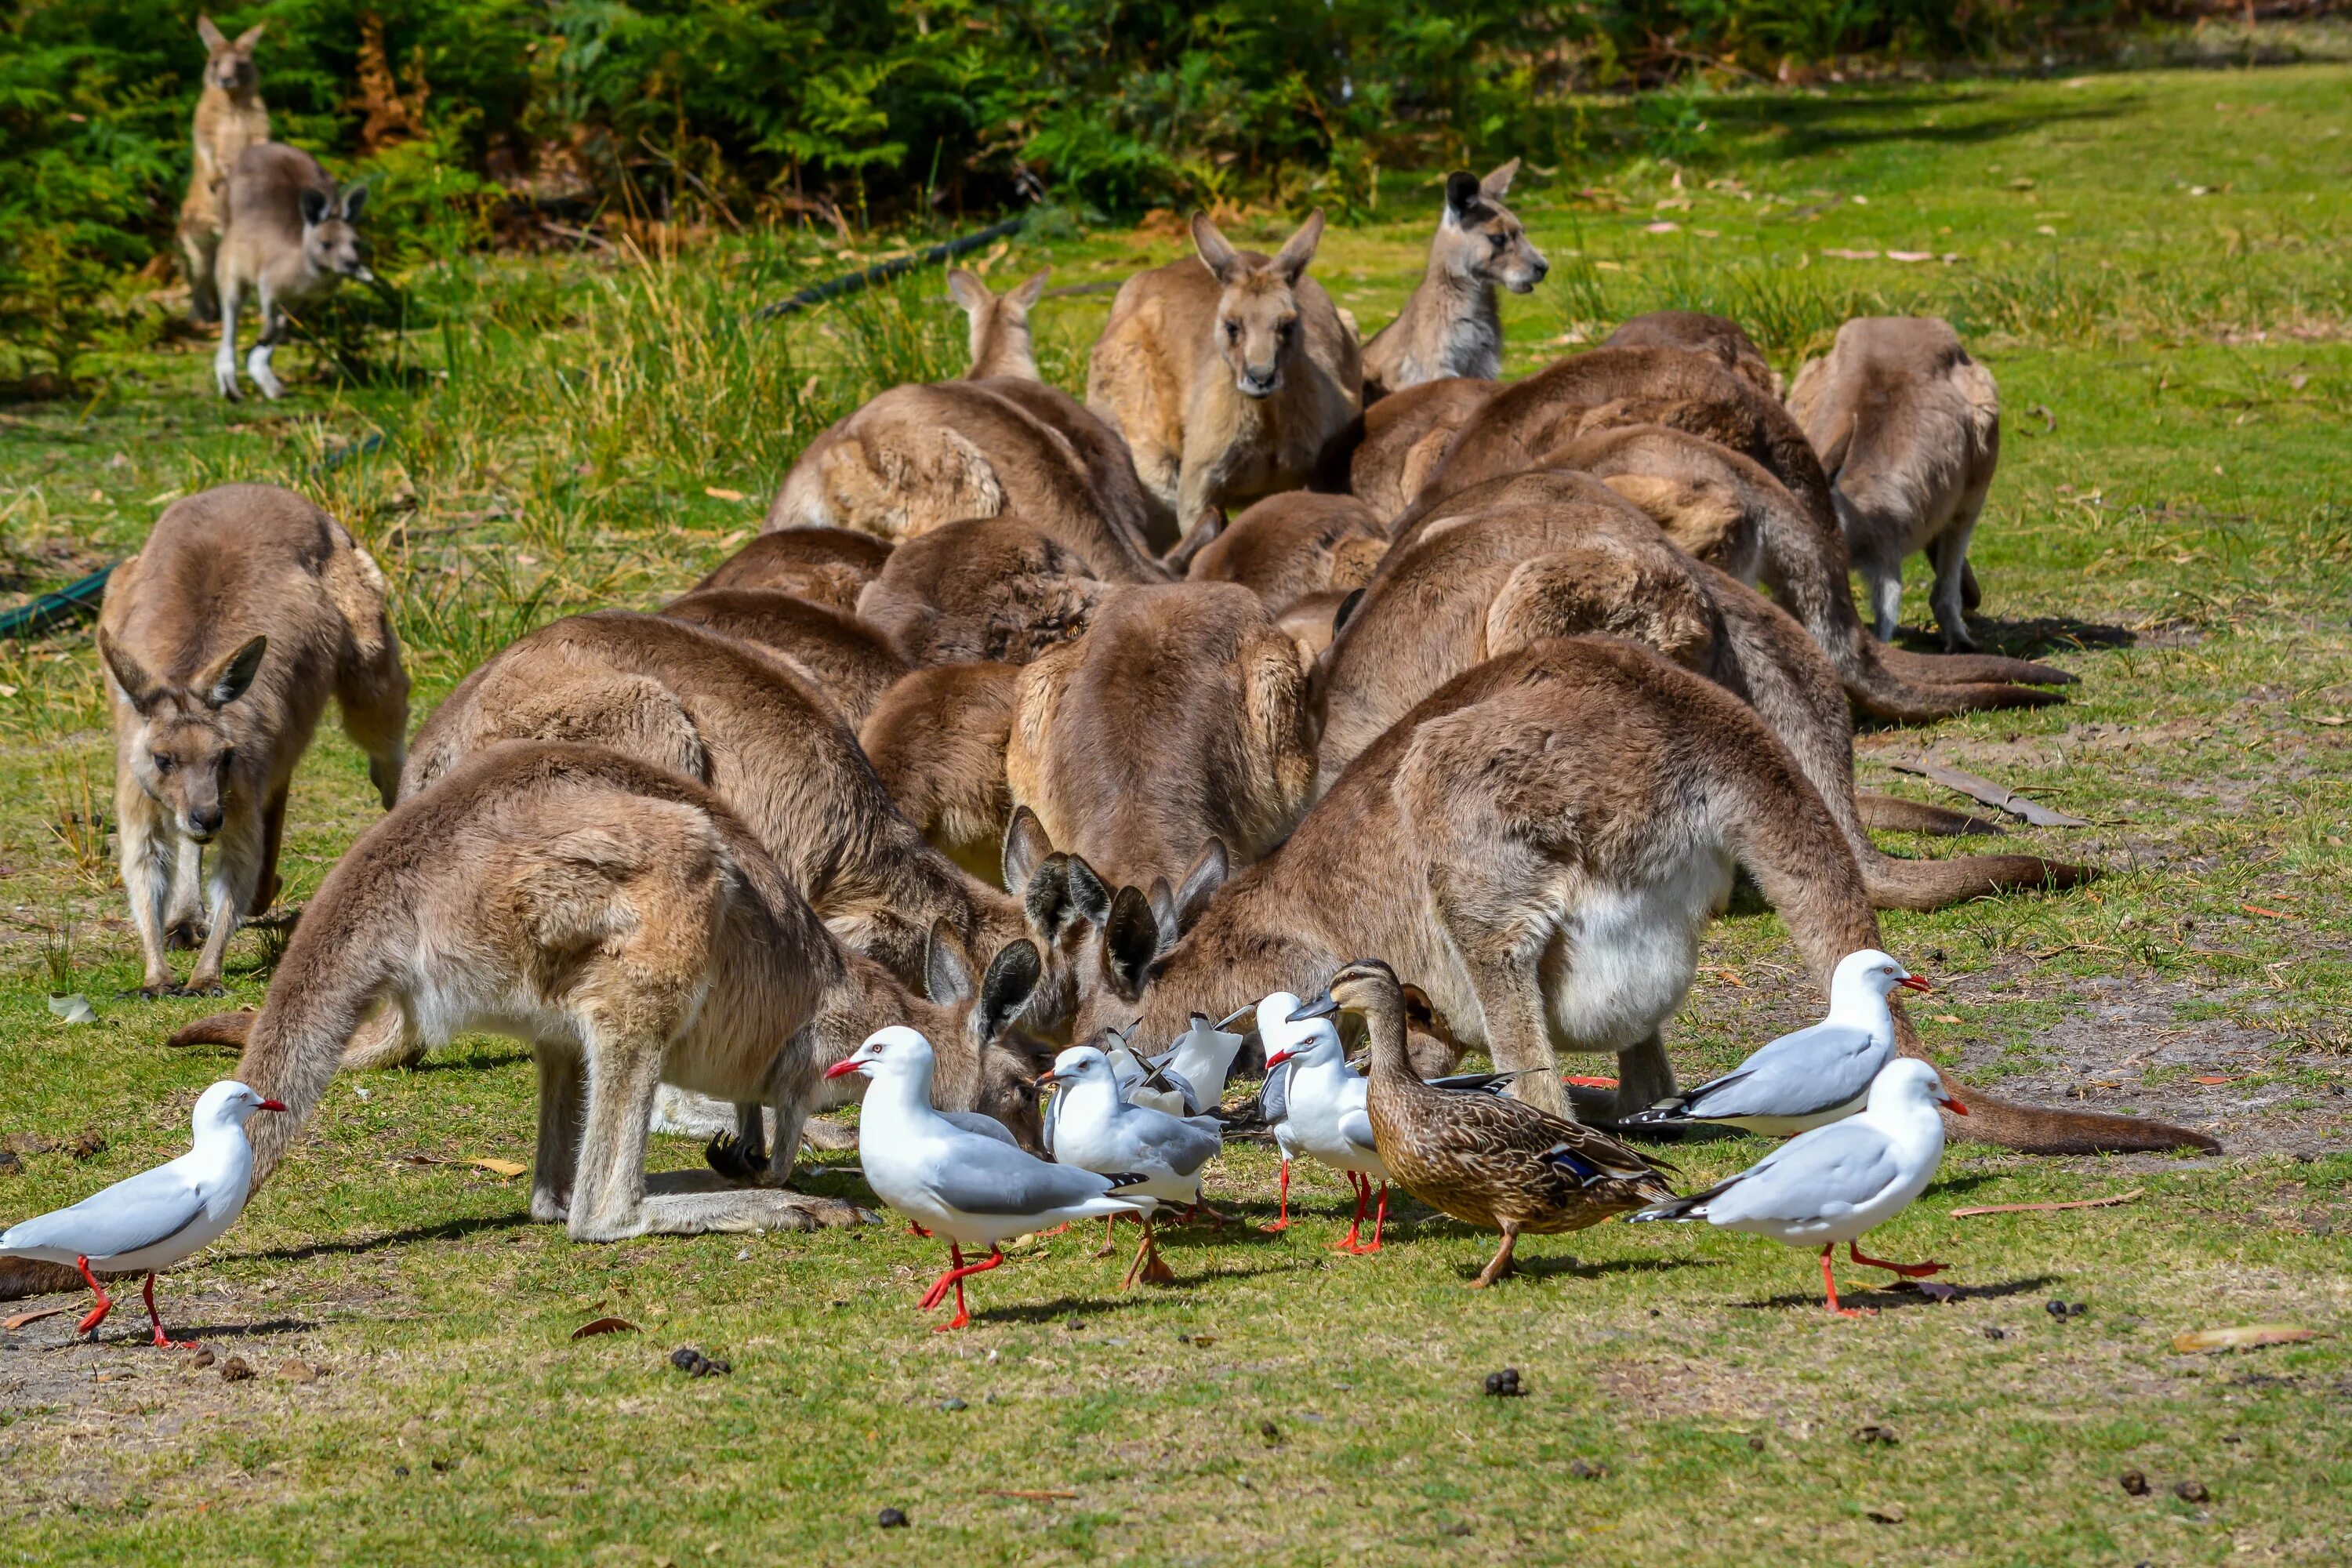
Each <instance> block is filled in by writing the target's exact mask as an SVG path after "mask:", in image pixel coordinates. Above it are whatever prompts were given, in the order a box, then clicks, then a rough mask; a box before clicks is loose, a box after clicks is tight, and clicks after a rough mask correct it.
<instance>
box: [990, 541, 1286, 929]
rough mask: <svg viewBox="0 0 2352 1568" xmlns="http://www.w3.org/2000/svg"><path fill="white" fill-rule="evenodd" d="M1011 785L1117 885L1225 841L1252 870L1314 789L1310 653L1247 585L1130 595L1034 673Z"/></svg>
mask: <svg viewBox="0 0 2352 1568" xmlns="http://www.w3.org/2000/svg"><path fill="white" fill-rule="evenodd" d="M1005 777H1006V780H1007V782H1008V783H1009V784H1011V786H1012V791H1013V800H1014V801H1015V802H1016V803H1017V804H1019V805H1026V806H1028V807H1030V808H1031V809H1033V810H1034V812H1035V813H1036V814H1037V817H1038V819H1039V821H1040V822H1042V823H1043V824H1044V826H1045V831H1046V834H1047V836H1048V837H1051V838H1052V840H1053V841H1054V842H1055V844H1057V845H1061V846H1063V847H1066V848H1067V849H1068V850H1069V851H1070V852H1071V853H1073V854H1075V855H1078V856H1082V857H1084V858H1085V859H1086V860H1087V863H1088V864H1089V865H1091V866H1093V867H1094V868H1097V871H1099V872H1100V873H1101V874H1102V875H1104V876H1105V877H1106V878H1108V879H1109V880H1110V881H1111V882H1113V883H1114V884H1117V883H1132V884H1134V885H1135V886H1138V887H1141V886H1144V885H1147V884H1149V883H1150V880H1151V879H1153V878H1154V877H1166V878H1168V879H1171V881H1173V880H1175V879H1179V878H1181V877H1182V876H1183V874H1184V872H1185V869H1186V868H1187V867H1189V866H1190V865H1192V862H1193V861H1194V859H1195V858H1197V857H1198V856H1199V854H1200V853H1201V849H1202V846H1203V845H1204V844H1206V843H1207V842H1209V841H1210V840H1211V839H1216V840H1217V841H1219V842H1220V843H1222V844H1223V847H1224V848H1225V849H1226V851H1228V852H1229V853H1230V855H1231V856H1232V858H1233V859H1234V863H1236V864H1243V865H1246V864H1248V863H1249V862H1250V861H1253V860H1255V859H1256V858H1258V857H1259V856H1261V855H1264V854H1265V853H1266V851H1268V850H1269V849H1271V848H1273V847H1274V846H1275V845H1276V844H1277V843H1279V842H1281V840H1282V837H1283V836H1284V835H1285V834H1286V833H1287V832H1288V831H1289V830H1290V826H1291V824H1292V823H1294V822H1296V821H1297V817H1298V814H1299V812H1300V811H1302V810H1304V809H1305V807H1306V804H1307V796H1308V794H1309V792H1310V791H1311V790H1312V788H1313V787H1314V780H1315V747H1314V737H1313V734H1312V732H1311V731H1309V729H1308V728H1307V676H1306V669H1305V659H1304V657H1303V656H1302V654H1301V652H1300V650H1299V648H1298V647H1297V644H1295V643H1293V642H1292V641H1291V640H1290V639H1289V638H1287V637H1284V636H1283V635H1282V634H1281V632H1280V631H1278V630H1277V629H1276V626H1275V625H1274V618H1273V616H1271V615H1269V614H1268V613H1267V611H1266V609H1265V605H1263V604H1261V603H1260V602H1259V601H1258V598H1257V596H1256V595H1255V594H1252V593H1251V592H1250V591H1249V590H1248V589H1246V588H1244V587H1242V586H1240V585H1239V584H1226V583H1180V584H1168V585H1166V586H1163V587H1153V588H1127V589H1121V590H1119V591H1118V592H1117V593H1115V594H1112V595H1108V596H1107V597H1106V598H1105V599H1104V601H1103V604H1102V605H1101V607H1100V608H1099V610H1098V611H1097V615H1096V617H1095V621H1094V624H1093V625H1092V626H1089V627H1087V635H1086V636H1085V637H1080V638H1079V639H1078V640H1077V641H1076V642H1075V643H1070V644H1067V645H1066V646H1065V647H1058V648H1055V649H1053V650H1052V651H1050V652H1048V653H1046V654H1045V655H1044V656H1042V657H1041V658H1038V659H1037V660H1035V661H1034V663H1032V664H1031V665H1029V666H1028V668H1025V669H1024V670H1023V671H1022V672H1021V679H1020V683H1019V687H1018V689H1017V692H1016V697H1015V708H1014V718H1013V734H1012V741H1011V743H1010V745H1009V746H1008V748H1007V750H1006V752H1005Z"/></svg>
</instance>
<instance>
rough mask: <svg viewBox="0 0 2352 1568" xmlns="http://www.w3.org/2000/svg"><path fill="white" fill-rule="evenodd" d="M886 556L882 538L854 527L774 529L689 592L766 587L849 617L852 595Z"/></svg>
mask: <svg viewBox="0 0 2352 1568" xmlns="http://www.w3.org/2000/svg"><path fill="white" fill-rule="evenodd" d="M889 559H890V542H889V541H888V540H887V539H877V538H875V537H874V536H873V535H872V534H870V533H860V532H858V531H856V529H850V528H780V529H776V530H774V531H772V532H768V533H761V534H754V535H753V536H752V537H751V540H750V541H749V542H746V543H745V544H744V546H743V548H742V549H740V550H738V551H737V552H735V553H734V554H732V555H730V556H729V557H728V558H727V559H726V560H724V561H722V562H720V563H719V564H718V565H717V566H715V567H713V568H712V569H711V572H710V574H709V576H707V577H705V578H703V580H702V581H701V582H699V583H697V584H695V585H694V589H693V591H694V592H696V593H701V592H702V591H703V590H705V589H709V588H766V589H771V590H773V591H774V592H777V593H780V594H792V595H797V596H798V597H800V598H803V599H806V600H807V601H808V602H809V603H810V604H812V605H824V606H825V607H826V608H827V609H833V610H839V611H840V612H841V613H842V614H843V615H845V616H854V615H856V613H857V595H859V594H861V593H863V592H864V591H865V589H866V584H868V583H871V582H872V581H874V579H875V578H876V577H877V576H879V575H881V573H882V566H883V563H885V562H887V561H888V560H889Z"/></svg>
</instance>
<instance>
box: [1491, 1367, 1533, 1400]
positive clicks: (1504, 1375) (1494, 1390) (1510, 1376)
mask: <svg viewBox="0 0 2352 1568" xmlns="http://www.w3.org/2000/svg"><path fill="white" fill-rule="evenodd" d="M1486 1392H1487V1393H1488V1394H1493V1395H1495V1396H1496V1398H1498V1399H1517V1398H1518V1397H1519V1396H1520V1395H1521V1394H1523V1393H1525V1392H1526V1391H1525V1390H1524V1389H1522V1388H1520V1387H1519V1369H1518V1368H1517V1367H1515V1366H1507V1367H1505V1368H1504V1369H1503V1370H1502V1371H1500V1372H1490V1373H1487V1374H1486Z"/></svg>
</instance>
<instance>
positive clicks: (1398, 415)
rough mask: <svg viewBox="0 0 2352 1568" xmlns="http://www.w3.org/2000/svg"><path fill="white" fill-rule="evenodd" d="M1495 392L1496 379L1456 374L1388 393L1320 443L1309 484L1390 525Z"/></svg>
mask: <svg viewBox="0 0 2352 1568" xmlns="http://www.w3.org/2000/svg"><path fill="white" fill-rule="evenodd" d="M1497 390H1498V387H1497V384H1496V383H1495V382H1492V381H1480V380H1477V379H1475V378H1474V377H1471V376H1460V375H1456V376H1448V377H1446V378H1445V379H1444V380H1442V381H1424V382H1423V383H1422V384H1420V385H1418V386H1409V387H1406V388H1405V389H1404V390H1403V391H1402V392H1395V393H1391V394H1390V395H1388V396H1386V397H1383V398H1381V400H1380V401H1379V402H1378V403H1375V404H1373V405H1371V406H1370V407H1369V408H1366V409H1365V410H1364V412H1363V414H1362V415H1361V416H1360V417H1358V418H1357V419H1356V420H1354V421H1353V422H1351V423H1350V424H1349V426H1348V428H1347V429H1346V430H1345V431H1343V432H1341V434H1340V435H1339V437H1336V438H1335V439H1334V440H1333V441H1332V443H1331V445H1330V446H1328V447H1326V448H1324V452H1323V457H1322V460H1321V461H1320V462H1319V463H1318V465H1317V471H1316V479H1315V488H1316V489H1320V490H1331V491H1336V492H1345V493H1349V494H1352V495H1354V496H1355V497H1356V499H1357V500H1360V501H1362V502H1363V503H1364V504H1365V505H1366V506H1369V507H1370V508H1371V509H1372V510H1374V511H1375V512H1377V513H1379V514H1380V516H1381V519H1382V520H1383V521H1390V522H1393V521H1395V520H1396V518H1397V517H1398V516H1399V515H1400V514H1401V513H1402V512H1403V511H1404V510H1405V509H1406V508H1407V507H1409V506H1411V505H1412V502H1413V500H1414V498H1416V497H1417V496H1419V495H1420V494H1421V490H1422V487H1423V485H1424V484H1426V483H1427V482H1428V480H1429V476H1430V475H1431V474H1432V473H1433V472H1435V471H1436V468H1437V465H1438V464H1439V463H1440V462H1441V461H1442V460H1444V457H1445V451H1446V448H1447V447H1451V446H1453V444H1454V436H1455V435H1456V434H1457V433H1458V432H1459V431H1460V430H1461V428H1462V427H1463V426H1465V425H1467V424H1469V423H1470V421H1471V419H1472V417H1473V416H1475V415H1476V414H1477V412H1478V410H1480V409H1481V408H1484V407H1485V406H1486V400H1487V399H1488V398H1490V397H1492V396H1494V395H1495V394H1496V391H1497Z"/></svg>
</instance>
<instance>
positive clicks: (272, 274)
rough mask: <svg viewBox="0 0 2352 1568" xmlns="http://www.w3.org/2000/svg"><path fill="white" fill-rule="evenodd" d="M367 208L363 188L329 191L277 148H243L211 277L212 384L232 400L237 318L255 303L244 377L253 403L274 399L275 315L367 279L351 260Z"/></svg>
mask: <svg viewBox="0 0 2352 1568" xmlns="http://www.w3.org/2000/svg"><path fill="white" fill-rule="evenodd" d="M366 201H367V187H366V186H365V185H345V186H343V187H342V188H341V190H338V189H337V188H336V185H335V182H334V181H332V180H331V179H329V178H328V177H327V172H326V171H325V170H324V169H321V168H320V167H319V161H318V160H317V159H316V158H313V157H311V156H310V154H309V153H305V152H302V151H301V150H299V148H294V147H289V146H287V145H285V144H284V143H283V142H260V143H258V144H257V145H255V146H252V147H248V148H247V149H246V150H245V152H244V153H242V154H240V155H239V156H238V158H237V161H236V163H235V164H234V165H233V166H232V167H231V168H230V170H229V174H228V195H227V200H226V209H225V214H224V216H223V220H222V221H223V228H222V230H221V242H220V253H219V257H218V266H217V275H218V278H219V284H220V317H221V340H220V348H219V349H218V350H217V351H215V353H214V354H213V382H214V384H215V385H216V386H217V387H218V388H219V389H220V395H222V396H223V397H226V398H228V399H230V400H231V401H234V400H235V399H236V395H237V393H236V317H237V312H238V311H239V310H242V309H243V308H244V305H245V297H246V295H247V294H248V293H251V294H252V295H254V297H255V299H256V301H257V305H256V308H257V310H258V311H259V313H260V325H261V335H260V336H259V337H257V338H256V339H255V340H254V345H253V352H252V353H249V354H247V356H246V361H245V373H246V374H247V375H249V376H251V377H252V378H253V384H254V385H256V386H257V387H259V388H261V393H262V395H263V396H265V397H268V398H273V399H274V398H276V397H278V396H279V395H282V394H283V393H284V392H285V390H286V386H285V384H284V383H282V382H280V381H279V380H278V377H277V374H275V373H274V372H272V371H271V370H270V368H269V357H270V355H272V354H274V353H277V352H278V338H279V337H280V336H281V335H282V333H283V331H284V330H285V326H286V321H285V310H284V307H286V306H287V305H289V304H298V305H299V304H301V303H303V302H305V301H306V300H314V299H318V298H320V297H321V296H323V295H325V294H326V293H327V292H328V291H329V290H331V289H333V288H334V286H335V285H336V283H338V282H339V281H341V279H345V278H352V279H358V280H359V281H360V282H362V283H373V282H374V281H375V274H374V273H373V272H370V271H369V270H368V269H367V264H366V263H365V262H363V261H362V260H361V259H360V236H359V230H358V228H357V227H355V225H356V224H358V222H359V220H360V208H361V207H362V205H365V203H366Z"/></svg>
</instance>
